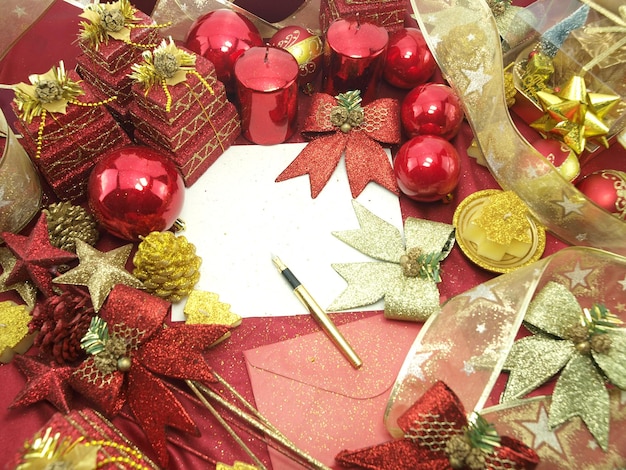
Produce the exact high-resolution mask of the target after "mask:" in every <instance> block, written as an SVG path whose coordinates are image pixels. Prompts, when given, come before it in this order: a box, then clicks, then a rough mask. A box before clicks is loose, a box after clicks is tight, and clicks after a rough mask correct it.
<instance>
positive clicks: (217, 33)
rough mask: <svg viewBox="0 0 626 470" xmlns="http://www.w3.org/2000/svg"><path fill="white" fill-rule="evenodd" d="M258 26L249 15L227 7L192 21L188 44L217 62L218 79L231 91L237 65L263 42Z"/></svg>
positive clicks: (189, 47) (215, 63) (192, 48)
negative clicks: (248, 51) (250, 50)
mask: <svg viewBox="0 0 626 470" xmlns="http://www.w3.org/2000/svg"><path fill="white" fill-rule="evenodd" d="M262 45H263V39H262V38H261V34H260V33H259V30H258V29H257V27H256V26H255V25H254V23H252V21H250V20H249V19H248V18H246V17H245V16H243V15H241V14H239V13H237V12H235V11H232V10H228V9H226V8H222V9H218V10H213V11H211V12H209V13H207V14H206V15H203V16H201V17H200V18H198V19H197V20H196V21H194V23H193V24H192V25H191V28H190V29H189V33H188V34H187V40H186V43H185V46H186V47H187V49H189V50H191V51H193V52H195V53H196V54H198V55H201V56H203V57H206V58H207V59H209V60H210V61H211V62H212V63H213V65H214V66H215V72H216V74H217V79H218V80H219V81H221V82H222V83H224V86H225V87H226V90H227V91H228V92H233V91H234V90H235V77H234V75H233V67H234V66H235V61H236V60H237V59H238V58H239V56H240V55H241V54H243V53H244V52H245V51H247V50H248V49H250V48H251V47H252V46H262Z"/></svg>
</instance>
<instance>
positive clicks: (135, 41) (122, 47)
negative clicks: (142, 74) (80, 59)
mask: <svg viewBox="0 0 626 470" xmlns="http://www.w3.org/2000/svg"><path fill="white" fill-rule="evenodd" d="M135 18H138V21H137V22H136V23H134V26H133V27H132V28H131V29H130V42H131V43H132V44H127V43H125V42H124V41H119V40H116V39H113V38H111V37H109V38H108V41H107V43H105V44H100V45H99V46H98V49H97V50H96V49H94V48H93V47H92V46H91V45H90V44H89V43H87V42H85V41H79V42H78V44H79V46H80V48H81V49H82V51H83V52H84V53H85V54H86V55H87V56H88V57H89V58H90V59H91V60H92V61H93V62H94V63H96V64H97V65H98V66H99V67H101V68H102V69H104V70H106V71H107V73H110V74H115V73H117V72H119V71H120V70H122V69H130V66H131V65H132V64H134V63H135V62H139V61H140V60H141V53H142V52H143V51H144V50H146V49H152V48H154V47H156V46H157V45H158V43H159V42H160V41H161V39H160V37H159V34H158V32H157V29H156V28H151V27H146V26H150V25H153V24H154V22H153V21H152V18H150V17H149V16H148V15H146V14H144V13H142V12H140V11H136V12H135ZM142 26H143V27H142Z"/></svg>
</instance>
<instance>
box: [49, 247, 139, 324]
mask: <svg viewBox="0 0 626 470" xmlns="http://www.w3.org/2000/svg"><path fill="white" fill-rule="evenodd" d="M132 247H133V246H132V245H130V244H129V245H124V246H121V247H119V248H115V249H114V250H111V251H108V252H102V251H98V250H96V249H95V248H93V247H91V246H89V245H88V244H87V243H85V242H83V241H82V240H78V239H77V240H76V254H77V255H78V259H79V260H80V263H79V264H78V266H77V267H75V268H73V269H70V270H69V271H68V272H66V273H64V274H62V275H60V276H59V277H57V278H55V279H54V282H56V283H59V284H77V285H80V286H87V288H88V289H89V294H90V295H91V301H92V303H93V307H94V310H95V311H96V312H97V311H98V310H100V307H102V304H103V303H104V301H105V300H106V298H107V296H108V295H109V292H111V290H112V289H113V287H115V286H116V285H117V284H125V285H127V286H130V287H135V288H137V289H141V288H142V287H143V284H142V283H141V281H140V280H139V279H137V278H136V277H134V276H133V275H132V274H130V273H129V272H128V271H127V270H126V268H125V265H126V261H127V260H128V257H129V256H130V252H131V250H132Z"/></svg>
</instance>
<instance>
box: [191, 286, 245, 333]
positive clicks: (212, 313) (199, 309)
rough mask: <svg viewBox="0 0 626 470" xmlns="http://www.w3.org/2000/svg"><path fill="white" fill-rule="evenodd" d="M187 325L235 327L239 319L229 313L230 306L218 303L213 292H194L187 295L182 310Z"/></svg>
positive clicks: (239, 321)
mask: <svg viewBox="0 0 626 470" xmlns="http://www.w3.org/2000/svg"><path fill="white" fill-rule="evenodd" d="M183 312H184V313H185V315H186V317H187V319H186V320H185V323H188V324H213V325H225V326H229V327H236V326H239V325H240V324H241V317H240V316H239V315H237V314H236V313H233V312H231V311H230V304H227V303H224V302H220V301H219V296H218V295H217V294H215V293H213V292H207V291H201V290H194V291H192V292H191V294H189V297H188V298H187V302H186V303H185V308H184V309H183Z"/></svg>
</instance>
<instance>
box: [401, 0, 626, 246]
mask: <svg viewBox="0 0 626 470" xmlns="http://www.w3.org/2000/svg"><path fill="white" fill-rule="evenodd" d="M411 5H412V7H413V10H414V12H415V14H416V18H417V20H418V22H419V25H420V30H421V31H422V33H423V34H424V37H425V39H426V41H427V43H428V45H429V47H430V49H431V50H432V51H433V55H434V56H435V58H436V60H437V62H438V64H439V66H440V67H441V70H442V72H443V75H444V76H445V77H446V78H447V79H448V82H449V83H450V85H451V86H452V88H453V89H454V90H455V92H456V93H457V95H458V96H459V97H460V98H461V101H462V103H463V105H464V109H465V115H466V117H467V119H468V121H469V123H470V125H471V127H472V129H473V131H474V135H475V137H476V140H477V142H478V145H479V147H480V148H481V150H482V153H483V154H484V156H485V160H486V163H487V165H488V167H489V170H490V171H491V173H492V174H493V176H494V177H495V179H496V180H497V181H498V183H499V184H500V186H502V188H503V189H505V190H512V191H515V192H516V193H517V195H518V196H519V197H520V198H521V199H522V200H523V201H524V202H525V203H526V205H527V206H528V207H529V210H530V211H531V212H532V213H533V215H534V216H535V217H536V218H537V219H538V220H539V221H540V222H541V223H542V224H543V225H544V226H546V227H547V228H548V229H549V230H550V231H552V232H553V233H554V234H556V235H557V236H558V237H559V238H561V239H563V240H565V241H566V242H568V243H570V244H572V245H583V246H592V247H596V248H602V249H605V250H609V251H613V252H614V253H619V254H626V244H624V240H625V239H626V223H624V221H622V220H619V219H618V218H616V217H614V216H612V215H611V214H609V213H608V212H607V211H605V210H604V209H602V208H600V207H599V206H597V205H595V204H593V203H592V202H590V201H589V200H588V199H587V198H586V197H585V195H584V194H582V193H581V192H580V191H578V190H577V189H576V187H575V186H574V185H572V184H570V183H569V182H568V181H566V180H565V179H564V178H563V177H562V176H561V175H560V174H559V172H558V170H556V169H555V168H554V167H553V166H552V165H551V164H550V163H549V162H548V161H547V160H546V159H545V158H543V157H542V156H541V154H540V153H539V152H538V151H537V150H536V149H535V148H533V147H532V146H531V145H530V144H529V143H528V142H527V141H526V140H525V139H524V138H523V137H522V136H521V135H520V133H519V131H518V130H517V129H516V128H515V126H514V125H513V122H512V121H511V116H510V115H509V113H508V109H507V107H506V103H505V96H504V75H503V66H502V52H501V49H500V37H499V35H498V31H497V28H496V25H495V22H494V19H493V15H492V14H491V11H490V10H489V9H488V7H487V5H486V4H484V2H476V1H472V0H458V1H456V2H454V3H453V4H452V5H448V4H446V3H444V2H440V1H436V0H411Z"/></svg>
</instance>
